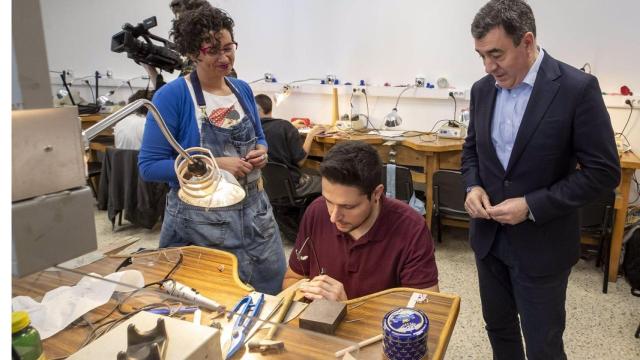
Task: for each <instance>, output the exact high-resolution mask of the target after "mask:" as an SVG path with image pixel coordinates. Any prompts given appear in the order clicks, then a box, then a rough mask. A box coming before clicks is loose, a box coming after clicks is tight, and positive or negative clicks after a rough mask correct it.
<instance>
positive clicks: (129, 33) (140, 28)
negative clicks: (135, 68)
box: [111, 16, 183, 73]
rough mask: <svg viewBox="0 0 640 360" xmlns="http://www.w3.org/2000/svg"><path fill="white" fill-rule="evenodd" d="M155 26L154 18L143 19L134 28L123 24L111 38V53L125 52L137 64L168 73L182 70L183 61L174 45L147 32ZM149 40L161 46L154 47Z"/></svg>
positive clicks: (156, 23) (156, 22)
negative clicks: (139, 38)
mask: <svg viewBox="0 0 640 360" xmlns="http://www.w3.org/2000/svg"><path fill="white" fill-rule="evenodd" d="M157 25H158V21H157V20H156V17H155V16H152V17H150V18H148V19H144V20H143V21H142V22H141V23H139V24H138V25H136V26H133V25H131V24H129V23H125V24H124V25H122V31H120V32H118V33H117V34H115V35H113V36H112V37H111V51H113V52H117V53H121V52H126V53H127V57H128V58H130V59H133V61H135V62H136V63H137V64H139V63H143V64H147V65H151V66H153V67H157V68H160V69H162V70H165V71H168V72H170V73H172V72H173V71H174V70H180V69H182V65H183V61H182V58H181V57H180V54H179V53H178V52H177V51H175V50H174V49H175V45H174V44H173V43H172V42H170V41H169V40H166V39H163V38H161V37H159V36H156V35H153V34H151V33H150V32H149V29H151V28H153V27H155V26H157ZM138 37H142V38H143V39H144V40H145V41H142V40H138V39H137V38H138ZM151 40H155V41H158V42H161V43H162V44H163V45H162V46H158V45H155V44H153V43H152V42H151Z"/></svg>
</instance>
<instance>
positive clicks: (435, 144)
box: [314, 132, 464, 152]
mask: <svg viewBox="0 0 640 360" xmlns="http://www.w3.org/2000/svg"><path fill="white" fill-rule="evenodd" d="M409 133H412V132H409ZM413 133H418V132H413ZM314 140H315V141H316V142H318V143H326V144H335V143H337V142H339V141H343V140H359V141H363V142H366V143H368V144H372V145H378V144H382V143H384V142H386V141H396V142H397V143H398V144H400V145H404V146H407V147H410V148H412V149H414V150H418V151H425V152H444V151H456V150H457V151H461V150H462V144H464V140H459V139H445V138H439V137H436V136H434V135H417V136H407V137H398V138H383V137H382V136H380V135H374V134H358V133H338V134H336V135H333V136H316V137H315V139H314Z"/></svg>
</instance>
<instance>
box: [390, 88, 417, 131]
mask: <svg viewBox="0 0 640 360" xmlns="http://www.w3.org/2000/svg"><path fill="white" fill-rule="evenodd" d="M411 88H415V85H407V87H405V88H404V90H402V91H401V92H400V94H399V95H398V98H397V99H396V106H394V107H393V110H391V112H390V113H388V114H387V116H385V117H384V126H385V128H387V129H393V128H397V127H399V126H400V125H401V124H402V117H401V116H400V115H398V102H399V101H400V97H401V96H402V94H404V92H405V91H407V90H409V89H411Z"/></svg>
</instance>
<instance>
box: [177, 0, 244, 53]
mask: <svg viewBox="0 0 640 360" xmlns="http://www.w3.org/2000/svg"><path fill="white" fill-rule="evenodd" d="M233 26H234V22H233V19H232V18H231V17H230V16H229V14H227V13H226V12H225V11H224V10H221V9H218V8H214V7H213V6H202V7H199V8H197V9H195V10H186V11H184V12H182V13H181V14H180V17H178V18H177V19H175V20H173V27H172V29H171V32H170V35H171V37H172V38H173V42H174V43H175V44H176V50H178V52H179V53H181V54H182V55H185V56H188V55H195V56H197V55H198V54H199V53H200V46H202V43H203V42H210V43H212V44H213V46H214V47H219V46H220V41H219V40H218V39H217V36H219V35H218V34H219V32H220V31H222V30H228V31H229V33H230V34H231V39H232V40H233ZM211 33H213V34H214V38H212V36H211ZM234 41H235V40H234Z"/></svg>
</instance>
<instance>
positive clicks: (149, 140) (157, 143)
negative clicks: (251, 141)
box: [138, 77, 267, 188]
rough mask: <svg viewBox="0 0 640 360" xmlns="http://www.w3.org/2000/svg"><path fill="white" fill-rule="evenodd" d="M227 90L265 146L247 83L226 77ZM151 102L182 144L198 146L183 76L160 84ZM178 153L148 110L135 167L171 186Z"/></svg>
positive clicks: (192, 107)
mask: <svg viewBox="0 0 640 360" xmlns="http://www.w3.org/2000/svg"><path fill="white" fill-rule="evenodd" d="M225 80H226V81H227V82H228V83H230V85H233V86H230V87H231V90H232V91H233V92H234V93H235V95H236V97H237V98H238V101H239V102H240V105H241V106H242V109H243V110H244V112H245V114H247V116H249V118H250V119H251V121H252V122H253V127H254V130H255V133H256V137H257V143H258V144H262V145H264V146H267V141H266V140H265V138H264V133H263V131H262V125H261V123H260V117H259V116H258V109H257V108H256V103H255V100H254V98H253V92H252V91H251V88H250V87H249V85H248V84H247V83H246V82H244V81H242V80H238V79H235V78H230V77H227V78H225ZM153 104H154V105H155V106H156V107H157V108H158V111H160V114H161V115H162V117H163V119H164V121H165V123H166V124H167V128H168V129H169V131H170V132H171V134H172V135H173V137H174V138H175V139H176V140H177V141H178V143H179V144H180V145H181V146H182V147H183V148H185V149H186V148H189V147H194V146H200V131H199V130H198V124H197V123H196V115H195V114H196V113H195V111H196V109H195V105H194V103H193V99H192V98H191V94H190V93H189V88H188V87H187V82H186V80H185V78H184V77H179V78H177V79H175V80H173V81H172V82H170V83H168V84H166V85H164V86H163V87H161V88H160V89H159V90H158V91H157V92H156V93H155V95H154V96H153ZM177 156H178V153H177V152H176V151H175V150H174V149H173V147H171V145H170V144H169V142H168V141H167V140H166V139H165V137H164V135H162V131H161V130H160V127H159V126H158V124H157V123H156V121H155V120H154V118H153V115H152V114H151V112H149V113H148V115H147V121H146V123H145V127H144V135H143V138H142V146H141V147H140V155H139V156H138V168H139V170H140V175H141V176H142V178H143V179H144V180H145V181H162V182H167V183H169V185H170V186H171V187H172V188H177V187H179V185H178V178H177V177H176V174H175V171H174V170H173V162H174V160H175V158H176V157H177Z"/></svg>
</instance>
